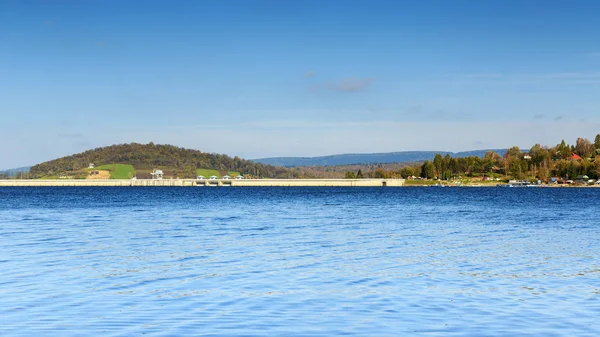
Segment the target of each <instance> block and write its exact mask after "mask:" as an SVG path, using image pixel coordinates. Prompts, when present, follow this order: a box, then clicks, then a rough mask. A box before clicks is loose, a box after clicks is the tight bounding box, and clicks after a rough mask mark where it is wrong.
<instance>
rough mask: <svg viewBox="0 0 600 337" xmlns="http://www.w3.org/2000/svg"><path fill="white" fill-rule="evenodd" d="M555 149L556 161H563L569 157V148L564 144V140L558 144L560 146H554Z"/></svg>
mask: <svg viewBox="0 0 600 337" xmlns="http://www.w3.org/2000/svg"><path fill="white" fill-rule="evenodd" d="M555 149H556V151H555V152H556V157H557V158H558V159H565V158H569V157H570V156H571V147H570V146H569V145H568V144H567V143H565V140H564V139H563V140H562V141H561V142H560V144H558V145H556V147H555Z"/></svg>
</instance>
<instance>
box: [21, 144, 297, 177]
mask: <svg viewBox="0 0 600 337" xmlns="http://www.w3.org/2000/svg"><path fill="white" fill-rule="evenodd" d="M91 163H93V164H94V165H95V167H94V170H103V169H106V170H107V171H110V176H111V178H128V177H131V176H137V177H138V178H149V177H150V172H151V171H152V170H153V169H161V170H163V171H164V172H165V177H179V178H195V177H196V174H197V170H198V169H212V170H217V171H219V172H226V173H225V174H227V172H241V173H243V174H245V175H251V176H255V177H270V178H279V177H286V178H287V177H290V176H293V177H295V176H296V175H295V174H294V173H293V172H290V170H288V169H286V168H283V167H275V166H272V165H267V164H262V163H255V162H252V161H249V160H245V159H241V158H239V157H234V158H231V157H229V156H227V155H223V154H217V153H206V152H201V151H198V150H192V149H185V148H180V147H176V146H172V145H155V144H154V143H149V144H137V143H131V144H119V145H112V146H106V147H100V148H96V149H92V150H88V151H85V152H82V153H78V154H74V155H71V156H66V157H62V158H58V159H55V160H51V161H47V162H44V163H40V164H37V165H35V166H33V167H31V169H30V177H32V178H41V177H49V178H54V177H60V176H68V177H79V178H85V177H86V176H87V175H88V172H89V171H90V169H88V166H89V164H91ZM119 164H122V165H119ZM130 166H131V167H133V171H132V169H131V168H130Z"/></svg>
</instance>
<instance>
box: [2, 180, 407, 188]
mask: <svg viewBox="0 0 600 337" xmlns="http://www.w3.org/2000/svg"><path fill="white" fill-rule="evenodd" d="M402 185H404V179H243V180H229V179H216V180H196V179H106V180H101V179H56V180H37V179H23V180H13V179H9V180H0V187H2V186H23V187H25V186H82V187H83V186H256V187H268V186H298V187H300V186H329V187H338V186H339V187H352V186H364V187H368V186H373V187H375V186H390V187H395V186H402Z"/></svg>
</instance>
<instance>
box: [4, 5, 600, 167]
mask: <svg viewBox="0 0 600 337" xmlns="http://www.w3.org/2000/svg"><path fill="white" fill-rule="evenodd" d="M599 12H600V2H598V1H568V2H567V1H544V2H541V1H525V0H521V1H510V0H505V1H466V0H465V1H344V2H334V1H135V2H134V1H110V0H102V1H93V0H90V1H59V0H57V1H50V0H47V1H16V0H15V1H10V0H8V1H0V116H1V119H2V120H1V122H0V141H2V142H3V144H8V145H9V146H3V147H1V148H0V168H9V167H14V166H21V165H29V164H35V163H37V162H40V161H44V160H49V159H53V158H55V157H58V156H63V155H68V154H71V153H75V152H80V151H83V150H86V149H88V148H93V147H97V146H104V145H110V144H114V143H128V142H140V143H146V142H149V141H154V142H155V143H169V144H174V145H178V146H184V147H190V148H196V149H199V150H202V151H206V152H219V153H226V154H229V155H238V156H241V157H246V158H258V157H269V156H316V155H326V154H336V153H347V152H388V151H403V150H448V151H460V150H472V149H481V148H501V147H509V146H512V145H519V146H522V147H529V146H531V145H533V144H534V143H542V144H546V145H554V144H556V143H558V142H560V140H561V139H563V138H564V139H566V140H567V141H568V142H571V143H573V142H574V141H575V139H576V138H577V137H580V136H581V137H587V138H593V137H594V136H595V134H596V133H599V132H600V90H599V89H600V39H599V38H598V36H600V20H598V19H597V14H598V13H599Z"/></svg>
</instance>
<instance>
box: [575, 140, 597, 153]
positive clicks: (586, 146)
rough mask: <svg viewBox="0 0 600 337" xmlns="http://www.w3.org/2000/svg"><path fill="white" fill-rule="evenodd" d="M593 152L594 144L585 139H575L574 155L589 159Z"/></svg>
mask: <svg viewBox="0 0 600 337" xmlns="http://www.w3.org/2000/svg"><path fill="white" fill-rule="evenodd" d="M594 150H595V146H594V144H592V142H590V141H589V140H588V139H585V138H577V142H576V143H575V153H577V154H578V155H580V156H581V158H589V157H590V156H591V155H592V154H593V153H594Z"/></svg>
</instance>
